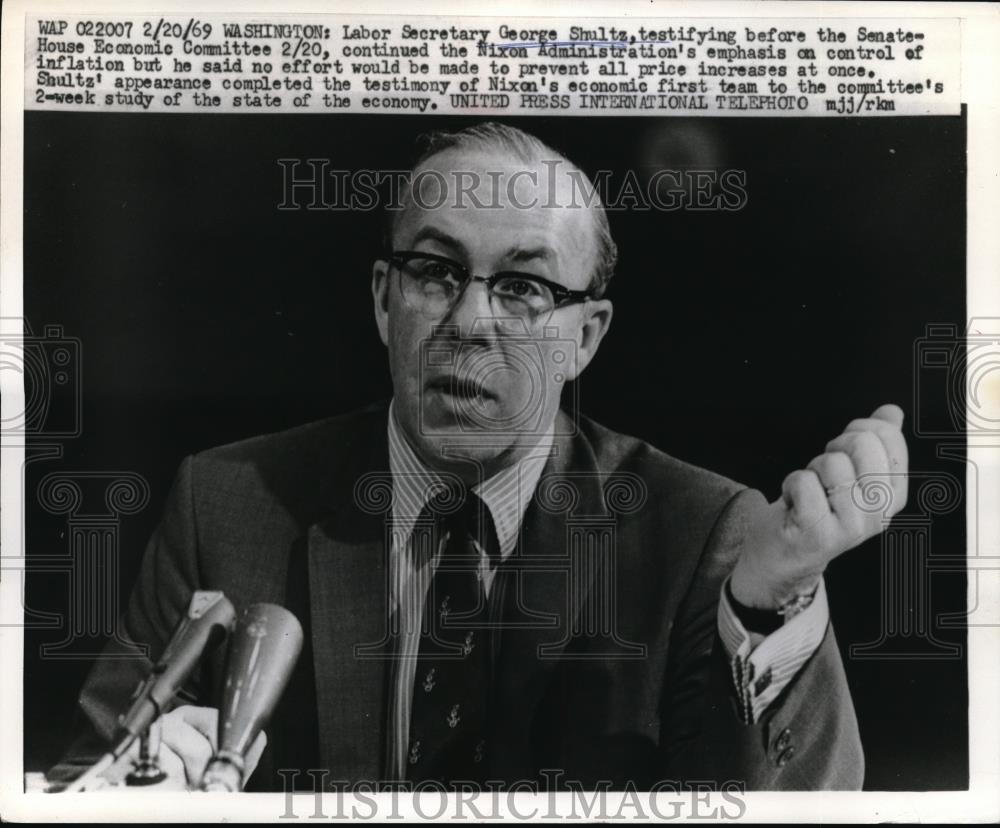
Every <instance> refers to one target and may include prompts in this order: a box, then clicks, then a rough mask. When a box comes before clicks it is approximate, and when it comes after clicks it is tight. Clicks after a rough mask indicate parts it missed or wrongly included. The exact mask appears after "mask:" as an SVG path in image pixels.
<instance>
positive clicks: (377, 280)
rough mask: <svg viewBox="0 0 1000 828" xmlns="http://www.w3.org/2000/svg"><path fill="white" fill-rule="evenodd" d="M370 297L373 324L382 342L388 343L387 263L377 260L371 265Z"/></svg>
mask: <svg viewBox="0 0 1000 828" xmlns="http://www.w3.org/2000/svg"><path fill="white" fill-rule="evenodd" d="M372 298H373V299H374V300H375V324H376V325H378V335H379V336H380V337H381V338H382V344H383V345H386V346H388V344H389V263H388V262H386V261H383V260H379V261H377V262H375V264H374V265H372Z"/></svg>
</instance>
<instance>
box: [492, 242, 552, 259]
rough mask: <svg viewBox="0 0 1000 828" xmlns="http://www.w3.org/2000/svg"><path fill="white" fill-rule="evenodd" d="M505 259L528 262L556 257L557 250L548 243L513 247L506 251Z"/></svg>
mask: <svg viewBox="0 0 1000 828" xmlns="http://www.w3.org/2000/svg"><path fill="white" fill-rule="evenodd" d="M504 258H505V259H510V260H511V261H514V262H527V261H531V260H532V259H556V258H558V256H556V252H555V251H554V250H553V249H552V248H551V247H549V246H548V245H545V244H541V245H538V246H537V247H511V248H510V249H509V250H508V251H507V252H506V253H504Z"/></svg>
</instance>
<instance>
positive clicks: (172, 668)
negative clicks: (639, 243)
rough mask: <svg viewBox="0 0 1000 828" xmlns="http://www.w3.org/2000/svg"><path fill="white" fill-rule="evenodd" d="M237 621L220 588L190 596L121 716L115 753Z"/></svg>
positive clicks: (160, 708)
mask: <svg viewBox="0 0 1000 828" xmlns="http://www.w3.org/2000/svg"><path fill="white" fill-rule="evenodd" d="M235 624H236V610H235V609H234V608H233V605H232V603H231V602H230V601H229V599H228V598H226V596H225V595H223V594H222V593H221V592H218V591H209V590H198V591H196V592H195V593H194V594H193V595H192V596H191V602H190V603H189V604H188V609H187V613H185V615H184V617H183V618H181V620H180V621H179V622H178V623H177V626H176V627H175V628H174V632H173V635H172V636H171V638H170V641H169V642H167V646H166V648H165V649H164V650H163V653H162V655H161V656H160V657H159V659H157V662H156V664H154V665H153V669H152V671H151V672H150V674H149V676H148V677H147V678H146V680H145V681H144V682H143V683H142V684H140V685H139V687H138V688H137V689H136V692H135V695H134V696H133V697H132V705H131V707H130V708H129V710H128V711H127V712H126V713H124V714H123V715H122V716H121V717H120V718H119V720H118V731H117V733H116V736H115V743H116V746H115V748H114V750H113V753H114V754H115V756H121V755H122V754H123V753H124V751H125V750H127V749H128V747H129V745H130V744H131V743H132V741H133V740H134V739H135V738H136V737H137V736H139V735H140V734H141V733H142V732H143V731H145V730H146V728H147V727H149V725H150V724H151V723H152V722H153V720H154V719H155V718H156V717H157V716H159V715H160V714H161V713H163V711H164V709H165V708H166V706H167V705H168V704H169V703H170V701H171V700H172V699H173V697H174V696H175V695H176V694H177V691H178V690H180V689H181V687H182V686H183V685H184V682H185V681H187V679H188V676H190V675H191V673H192V672H193V671H194V669H195V668H196V667H197V666H198V663H199V662H200V661H201V658H202V656H203V655H204V654H205V653H206V652H207V651H209V650H213V649H215V648H216V647H217V646H218V645H219V644H221V643H222V642H223V641H224V640H225V639H226V636H227V635H229V633H230V631H231V630H232V629H233V627H234V626H235Z"/></svg>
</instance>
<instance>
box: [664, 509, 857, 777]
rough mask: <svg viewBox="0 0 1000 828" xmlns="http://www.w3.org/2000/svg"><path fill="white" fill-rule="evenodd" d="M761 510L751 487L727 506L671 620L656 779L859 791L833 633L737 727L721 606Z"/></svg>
mask: <svg viewBox="0 0 1000 828" xmlns="http://www.w3.org/2000/svg"><path fill="white" fill-rule="evenodd" d="M765 505H766V501H765V499H764V497H763V495H761V494H760V492H757V491H753V490H744V491H742V492H740V493H739V494H737V495H736V496H735V497H734V498H733V499H732V500H731V501H730V502H729V503H728V504H727V506H726V507H725V509H724V510H723V512H722V514H721V516H720V518H719V520H718V521H717V523H716V525H715V527H714V529H713V530H712V533H711V535H710V537H709V539H708V542H707V544H706V547H705V549H704V551H703V553H702V557H701V561H700V563H699V566H698V568H697V570H696V572H695V576H694V578H693V581H692V584H691V587H690V588H689V590H688V592H687V595H686V596H685V598H684V601H683V602H682V604H681V606H680V608H679V610H678V613H677V616H676V617H675V620H674V627H673V630H672V634H671V644H670V658H669V661H668V666H667V676H666V683H665V695H664V699H663V704H662V708H661V733H660V744H661V756H662V761H663V771H662V778H664V779H669V780H688V781H690V780H706V781H714V782H716V783H720V784H721V783H724V782H728V783H736V784H740V785H745V786H746V790H839V789H849V790H856V789H860V787H861V783H862V780H863V777H864V754H863V753H862V749H861V741H860V738H859V735H858V725H857V719H856V717H855V713H854V705H853V703H852V701H851V697H850V692H849V690H848V687H847V679H846V676H845V674H844V668H843V664H842V663H841V660H840V653H839V650H838V648H837V642H836V639H835V637H834V633H833V629H832V627H831V626H829V625H827V628H826V631H825V634H824V636H823V639H822V641H821V643H820V645H819V647H818V648H817V650H816V651H815V652H814V653H813V654H812V656H811V657H810V658H809V660H808V661H807V662H806V663H805V664H804V665H803V667H802V668H801V670H800V671H799V672H798V674H797V675H796V676H795V677H794V678H793V679H792V680H791V681H790V682H789V683H788V685H787V686H786V687H785V688H784V690H782V692H781V694H780V695H779V696H778V697H777V698H776V699H775V700H774V701H773V702H772V703H771V704H770V705H769V706H768V708H767V710H766V711H765V712H764V714H763V715H762V716H761V718H760V720H759V721H757V722H755V723H754V724H750V725H748V724H744V723H743V719H742V717H741V716H740V713H739V709H738V702H737V694H736V688H735V683H734V677H733V672H732V669H731V665H730V663H729V658H728V656H727V655H726V651H725V648H724V647H723V645H722V642H721V640H720V637H719V632H718V621H717V618H718V605H719V600H720V597H721V592H722V585H723V582H724V581H725V579H726V577H727V576H728V575H729V573H730V571H731V570H732V568H733V566H734V565H735V563H736V560H737V558H738V556H739V554H740V552H741V545H742V538H743V537H744V535H745V532H744V527H745V525H746V523H747V521H748V520H750V519H751V518H752V516H753V513H754V512H755V511H756V510H757V509H759V508H761V507H763V506H765Z"/></svg>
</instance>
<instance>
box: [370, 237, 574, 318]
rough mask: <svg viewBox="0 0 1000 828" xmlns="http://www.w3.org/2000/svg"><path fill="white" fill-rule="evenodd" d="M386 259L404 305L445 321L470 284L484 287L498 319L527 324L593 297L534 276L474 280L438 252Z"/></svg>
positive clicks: (398, 254)
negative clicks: (397, 278) (397, 279)
mask: <svg viewBox="0 0 1000 828" xmlns="http://www.w3.org/2000/svg"><path fill="white" fill-rule="evenodd" d="M386 261H388V262H389V263H390V264H392V265H394V266H395V267H396V268H397V269H398V270H399V272H400V276H401V278H400V288H401V290H402V294H403V301H404V302H405V303H406V304H407V306H409V307H410V308H412V309H413V310H415V311H418V312H419V313H422V314H423V315H424V316H427V317H428V318H431V319H441V318H442V317H444V316H445V315H446V314H447V313H448V312H449V311H450V310H451V309H452V308H453V307H455V305H456V304H457V302H458V300H459V298H460V297H461V296H462V294H463V293H464V292H465V289H466V288H467V287H468V286H469V284H470V283H471V282H482V283H483V284H485V285H486V290H487V292H488V294H489V299H490V308H491V309H492V311H493V315H494V316H497V317H503V316H507V317H517V318H519V319H523V320H525V322H527V323H528V324H534V323H537V322H538V321H539V320H540V319H541V318H543V317H547V316H548V314H551V313H552V311H553V310H555V309H556V308H560V307H563V306H564V305H570V304H573V303H576V302H585V301H586V300H588V299H591V298H593V294H592V292H591V291H589V290H570V289H569V288H567V287H563V286H562V285H559V284H556V283H555V282H550V281H549V280H548V279H543V278H542V277H541V276H536V275H535V274H533V273H519V272H518V271H510V270H505V271H501V272H499V273H493V274H491V275H490V276H475V275H473V274H472V273H470V272H469V269H468V268H467V267H465V265H462V264H459V263H458V262H456V261H454V260H452V259H449V258H447V257H445V256H438V255H435V254H434V253H422V252H417V251H412V250H399V251H396V252H393V253H391V254H390V255H389V257H388V258H387V259H386Z"/></svg>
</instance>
